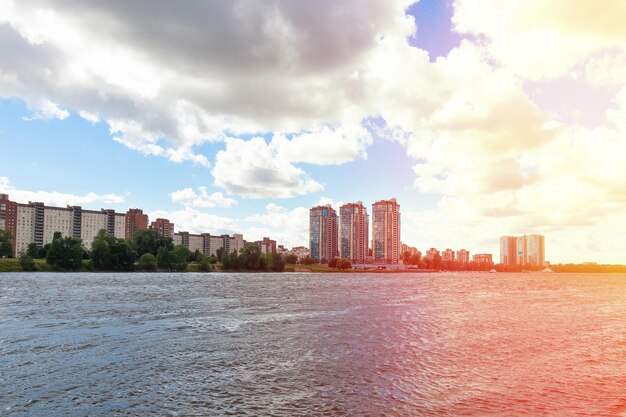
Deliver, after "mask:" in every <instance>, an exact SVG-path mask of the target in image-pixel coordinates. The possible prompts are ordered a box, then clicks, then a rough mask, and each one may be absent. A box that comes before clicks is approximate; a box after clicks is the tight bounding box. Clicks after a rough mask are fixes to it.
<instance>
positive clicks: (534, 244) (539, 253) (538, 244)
mask: <svg viewBox="0 0 626 417" xmlns="http://www.w3.org/2000/svg"><path fill="white" fill-rule="evenodd" d="M526 242H527V257H526V259H527V262H528V265H532V266H544V265H545V261H546V255H545V238H544V237H543V236H542V235H528V236H527V237H526Z"/></svg>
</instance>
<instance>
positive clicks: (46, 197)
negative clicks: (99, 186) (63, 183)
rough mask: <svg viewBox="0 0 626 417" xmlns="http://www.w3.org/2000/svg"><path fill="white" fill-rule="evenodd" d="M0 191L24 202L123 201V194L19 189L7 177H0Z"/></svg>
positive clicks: (48, 203) (73, 203)
mask: <svg viewBox="0 0 626 417" xmlns="http://www.w3.org/2000/svg"><path fill="white" fill-rule="evenodd" d="M0 193H4V194H9V198H11V200H13V201H17V202H20V203H26V202H28V201H37V202H43V203H44V204H47V205H51V206H60V207H64V206H68V205H69V206H75V205H83V204H93V203H103V204H120V203H123V202H124V196H121V195H118V194H112V193H109V194H96V193H87V194H84V195H75V194H66V193H59V192H54V191H52V192H49V191H27V190H19V189H17V188H15V187H14V186H13V185H11V183H10V181H9V178H8V177H6V176H3V177H0Z"/></svg>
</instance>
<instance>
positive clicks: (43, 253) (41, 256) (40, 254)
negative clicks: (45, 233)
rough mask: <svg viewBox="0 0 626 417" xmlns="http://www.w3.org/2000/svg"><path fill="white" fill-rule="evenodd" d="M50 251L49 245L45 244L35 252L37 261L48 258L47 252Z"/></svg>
mask: <svg viewBox="0 0 626 417" xmlns="http://www.w3.org/2000/svg"><path fill="white" fill-rule="evenodd" d="M49 249H50V243H46V244H45V245H43V246H42V247H40V248H39V251H38V252H37V259H46V257H47V256H48V250H49Z"/></svg>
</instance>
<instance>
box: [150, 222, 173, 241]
mask: <svg viewBox="0 0 626 417" xmlns="http://www.w3.org/2000/svg"><path fill="white" fill-rule="evenodd" d="M150 229H153V230H156V231H158V232H159V234H160V235H161V236H165V237H172V236H174V223H172V222H170V221H169V220H168V219H161V218H158V219H156V220H155V221H153V222H152V223H150Z"/></svg>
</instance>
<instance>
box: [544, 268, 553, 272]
mask: <svg viewBox="0 0 626 417" xmlns="http://www.w3.org/2000/svg"><path fill="white" fill-rule="evenodd" d="M541 272H554V271H553V270H551V269H550V268H546V269H544V270H542V271H541Z"/></svg>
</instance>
